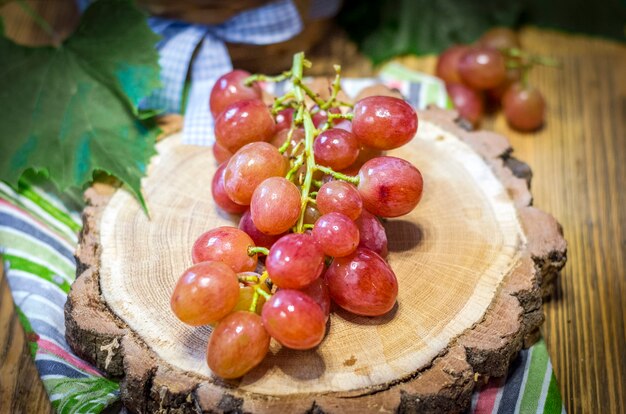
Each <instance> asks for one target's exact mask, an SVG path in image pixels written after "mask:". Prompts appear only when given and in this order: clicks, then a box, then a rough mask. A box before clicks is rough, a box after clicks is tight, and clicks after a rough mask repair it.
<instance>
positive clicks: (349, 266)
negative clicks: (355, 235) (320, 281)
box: [324, 248, 398, 316]
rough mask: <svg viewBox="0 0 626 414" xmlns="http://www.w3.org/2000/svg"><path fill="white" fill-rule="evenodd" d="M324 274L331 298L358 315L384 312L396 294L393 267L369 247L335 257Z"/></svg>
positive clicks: (396, 281)
mask: <svg viewBox="0 0 626 414" xmlns="http://www.w3.org/2000/svg"><path fill="white" fill-rule="evenodd" d="M324 277H325V279H326V282H327V283H328V289H329V291H330V297H331V298H332V299H333V301H334V302H335V303H336V304H337V305H339V306H341V307H342V308H344V309H345V310H347V311H350V312H352V313H356V314H357V315H364V316H380V315H384V314H385V313H387V312H389V311H390V310H391V308H393V305H394V304H395V302H396V297H397V296H398V280H397V279H396V275H395V274H394V273H393V270H391V267H389V265H388V264H387V262H385V260H384V259H383V258H382V257H380V256H379V255H377V254H376V253H374V252H373V251H371V250H368V249H363V248H358V249H357V250H356V252H354V253H353V254H351V255H350V256H346V257H338V258H335V260H333V263H332V264H331V265H330V267H329V268H328V269H327V270H326V273H325V274H324Z"/></svg>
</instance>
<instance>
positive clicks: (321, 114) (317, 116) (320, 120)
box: [311, 105, 341, 128]
mask: <svg viewBox="0 0 626 414" xmlns="http://www.w3.org/2000/svg"><path fill="white" fill-rule="evenodd" d="M318 109H319V107H318V106H317V105H315V106H314V107H313V108H311V111H317V112H315V113H314V114H313V116H312V117H311V120H312V121H313V125H315V128H321V127H323V126H324V124H325V123H326V121H328V114H329V113H331V114H340V113H341V109H339V108H336V107H333V108H329V109H327V110H324V109H319V110H318ZM340 121H341V119H335V120H334V121H333V122H332V125H335V124H337V123H338V122H340Z"/></svg>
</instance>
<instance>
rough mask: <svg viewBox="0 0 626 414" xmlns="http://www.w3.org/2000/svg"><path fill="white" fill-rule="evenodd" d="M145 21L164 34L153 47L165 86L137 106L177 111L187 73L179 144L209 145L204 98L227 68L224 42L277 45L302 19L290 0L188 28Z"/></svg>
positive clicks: (206, 99) (163, 21) (170, 22)
mask: <svg viewBox="0 0 626 414" xmlns="http://www.w3.org/2000/svg"><path fill="white" fill-rule="evenodd" d="M149 23H150V26H151V27H152V29H153V30H154V31H155V32H156V33H158V34H160V35H162V36H163V40H162V41H161V42H160V43H159V44H158V45H157V47H158V49H159V53H160V58H159V64H160V65H161V79H162V81H163V85H164V86H163V88H162V89H159V90H157V91H155V92H154V93H153V94H152V95H151V96H149V97H147V98H146V99H145V100H144V101H143V102H142V106H143V107H146V108H162V109H164V110H165V111H166V112H174V113H179V112H181V103H182V100H183V90H184V85H185V80H186V78H187V73H190V78H191V89H190V91H189V96H188V101H187V105H186V110H185V121H184V127H183V141H184V142H185V143H187V144H198V145H207V144H210V143H212V141H213V133H212V132H213V120H212V118H211V115H210V112H209V94H210V91H211V88H212V86H213V83H214V82H215V80H216V79H217V78H218V77H219V76H221V75H222V74H224V73H226V72H228V71H230V70H232V64H231V61H230V57H229V55H228V50H227V49H226V46H225V44H224V43H225V42H232V43H246V44H251V45H265V44H271V43H278V42H284V41H286V40H288V39H290V38H292V37H293V36H295V35H296V34H298V33H299V32H300V31H301V30H302V20H301V19H300V15H299V14H298V10H297V9H296V7H295V5H294V4H293V2H292V1H291V0H279V1H276V2H273V3H270V4H267V5H264V6H261V7H258V8H255V9H250V10H246V11H244V12H241V13H239V14H237V15H236V16H234V17H232V18H231V19H229V20H227V21H226V22H224V23H222V24H219V25H202V24H188V23H183V22H180V21H175V20H170V19H163V18H157V17H152V18H150V19H149ZM196 50H197V53H196V54H195V56H194V52H195V51H196ZM192 57H193V61H192Z"/></svg>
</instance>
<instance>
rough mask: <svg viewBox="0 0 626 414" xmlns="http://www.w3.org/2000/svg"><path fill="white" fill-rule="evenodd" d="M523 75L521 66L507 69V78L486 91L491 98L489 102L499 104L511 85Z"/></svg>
mask: <svg viewBox="0 0 626 414" xmlns="http://www.w3.org/2000/svg"><path fill="white" fill-rule="evenodd" d="M521 77H522V74H521V71H520V69H519V68H509V69H507V70H506V79H505V80H504V81H503V82H502V83H501V84H500V85H498V86H496V87H495V88H492V89H488V90H487V91H485V92H486V94H487V98H488V99H489V103H491V104H496V105H499V104H500V101H502V98H503V97H504V94H505V93H506V91H507V90H508V89H509V87H510V86H511V85H513V84H514V83H515V82H517V81H519V80H520V78H521Z"/></svg>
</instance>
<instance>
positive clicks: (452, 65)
mask: <svg viewBox="0 0 626 414" xmlns="http://www.w3.org/2000/svg"><path fill="white" fill-rule="evenodd" d="M468 50H469V47H468V46H463V45H454V46H450V47H449V48H447V49H446V50H444V52H443V53H442V54H441V55H440V56H439V59H438V60H437V68H436V70H435V73H436V75H437V76H438V77H440V78H441V79H443V81H444V82H445V83H461V75H459V60H461V56H463V55H464V54H465V53H467V51H468Z"/></svg>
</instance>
